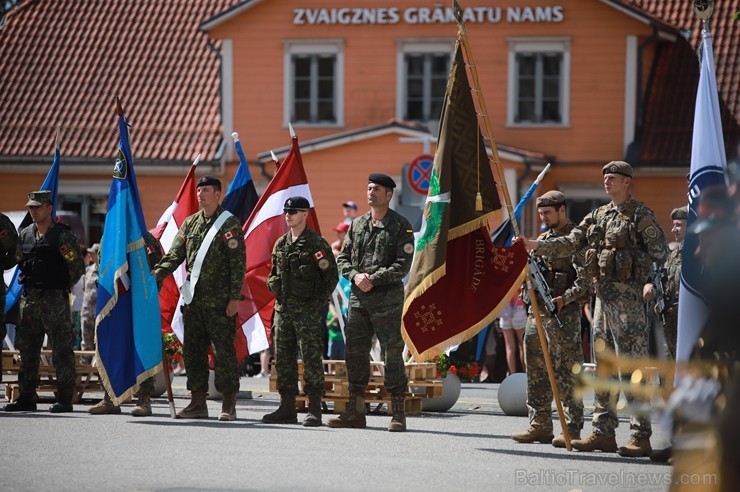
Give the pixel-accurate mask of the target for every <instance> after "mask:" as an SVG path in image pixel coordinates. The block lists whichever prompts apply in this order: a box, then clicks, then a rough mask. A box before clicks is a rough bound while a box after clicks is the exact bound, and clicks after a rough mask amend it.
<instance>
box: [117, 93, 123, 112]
mask: <svg viewBox="0 0 740 492" xmlns="http://www.w3.org/2000/svg"><path fill="white" fill-rule="evenodd" d="M116 112H117V113H118V116H123V106H121V98H119V97H118V96H116Z"/></svg>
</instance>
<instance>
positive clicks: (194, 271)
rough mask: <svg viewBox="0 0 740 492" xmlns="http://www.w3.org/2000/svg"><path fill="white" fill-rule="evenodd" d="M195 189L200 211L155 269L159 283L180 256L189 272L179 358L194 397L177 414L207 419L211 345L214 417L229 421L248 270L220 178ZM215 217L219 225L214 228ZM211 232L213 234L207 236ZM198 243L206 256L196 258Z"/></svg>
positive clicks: (236, 388) (208, 178) (233, 409)
mask: <svg viewBox="0 0 740 492" xmlns="http://www.w3.org/2000/svg"><path fill="white" fill-rule="evenodd" d="M197 190H198V203H199V204H200V206H201V210H200V211H199V212H197V213H195V214H193V215H191V216H190V217H188V218H187V219H185V221H184V222H183V224H182V226H181V227H180V230H179V231H178V232H177V235H176V236H175V239H174V241H173V242H172V247H171V249H170V250H169V252H168V253H167V254H166V255H165V256H164V258H162V260H161V261H160V262H159V263H157V266H156V267H155V268H154V271H155V274H156V277H157V283H158V284H159V285H160V286H161V285H162V281H163V280H164V279H165V278H166V277H167V276H168V275H170V274H171V273H172V272H174V271H175V269H177V267H178V266H180V264H181V263H182V262H183V261H185V262H186V265H187V273H188V277H187V280H186V282H185V284H184V285H183V289H182V290H183V296H184V298H185V302H186V305H185V306H183V308H182V309H183V311H182V312H183V323H184V325H185V343H184V344H183V358H184V360H185V367H187V371H188V389H189V390H190V391H191V394H192V396H191V402H190V404H189V405H188V406H187V407H185V408H184V409H182V410H181V411H179V412H178V413H177V416H178V418H208V406H207V405H206V396H207V391H208V349H209V348H210V347H211V344H213V355H214V358H215V363H216V368H215V372H216V381H215V382H216V389H217V390H218V391H219V392H221V393H223V395H224V398H223V403H222V408H221V414H220V415H219V417H218V419H219V420H226V421H230V420H236V393H237V391H239V372H238V368H237V365H236V349H235V347H234V339H235V338H236V323H235V320H236V315H237V308H238V304H239V301H240V300H242V299H243V296H242V294H241V288H242V282H243V280H244V273H245V270H246V255H245V252H244V240H243V237H242V228H241V224H239V221H238V220H237V219H236V217H234V216H233V215H231V214H230V213H229V212H227V211H226V210H224V209H223V207H221V206H220V205H219V200H220V198H221V181H219V180H218V179H216V178H214V177H212V176H204V177H202V178H200V180H198V184H197ZM223 214H228V215H223ZM222 215H223V218H222ZM219 222H220V226H218V227H214V226H215V225H217V223H219ZM211 229H213V230H211ZM209 237H210V238H212V239H209V241H206V238H209ZM201 248H203V253H201V255H203V254H205V256H204V257H202V259H201V260H198V253H199V251H201ZM206 251H207V252H206ZM196 281H197V286H196V285H195V282H196ZM189 286H191V287H189Z"/></svg>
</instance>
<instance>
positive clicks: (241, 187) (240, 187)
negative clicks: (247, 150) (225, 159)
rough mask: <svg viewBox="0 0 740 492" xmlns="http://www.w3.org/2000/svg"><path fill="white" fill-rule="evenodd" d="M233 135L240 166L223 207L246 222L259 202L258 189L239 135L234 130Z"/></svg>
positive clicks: (242, 222)
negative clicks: (255, 186)
mask: <svg viewBox="0 0 740 492" xmlns="http://www.w3.org/2000/svg"><path fill="white" fill-rule="evenodd" d="M231 137H232V138H233V139H234V147H235V148H236V153H237V155H238V156H239V167H238V168H237V169H236V175H235V176H234V180H233V181H232V182H231V184H230V185H229V189H228V190H227V191H226V196H225V197H224V202H223V207H224V208H225V209H226V210H228V211H229V212H231V213H232V214H234V216H235V217H236V218H237V219H239V222H240V223H241V224H244V223H245V222H246V221H247V219H248V218H249V215H250V214H251V213H252V210H254V206H255V205H256V204H257V199H258V197H257V190H256V189H255V188H254V181H252V175H251V173H250V172H249V167H247V159H246V158H245V157H244V151H243V150H242V144H241V142H239V135H238V134H237V133H236V132H234V133H232V134H231Z"/></svg>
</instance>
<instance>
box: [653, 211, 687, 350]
mask: <svg viewBox="0 0 740 492" xmlns="http://www.w3.org/2000/svg"><path fill="white" fill-rule="evenodd" d="M671 220H672V221H673V224H672V227H671V232H672V233H673V237H674V238H675V239H676V242H677V243H678V245H677V246H676V248H675V249H674V250H673V251H671V252H670V253H669V254H668V259H667V260H666V262H665V265H664V267H665V272H666V279H665V324H663V334H664V335H665V344H666V352H667V353H668V356H669V357H670V358H671V359H675V358H676V342H677V338H678V292H679V287H680V286H681V257H682V256H683V239H684V236H685V235H686V223H687V221H688V220H689V211H688V207H681V208H674V209H673V211H672V212H671ZM654 296H655V286H654V285H653V284H649V285H648V287H647V289H646V295H645V298H646V300H648V301H651V300H652V299H653V297H654ZM656 310H657V308H656ZM658 314H659V313H657V312H656V313H655V315H656V316H657V315H658Z"/></svg>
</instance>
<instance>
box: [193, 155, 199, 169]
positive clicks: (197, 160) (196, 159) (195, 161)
mask: <svg viewBox="0 0 740 492" xmlns="http://www.w3.org/2000/svg"><path fill="white" fill-rule="evenodd" d="M199 163H200V154H198V155H197V156H195V160H194V161H193V166H197V165H198V164H199Z"/></svg>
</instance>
